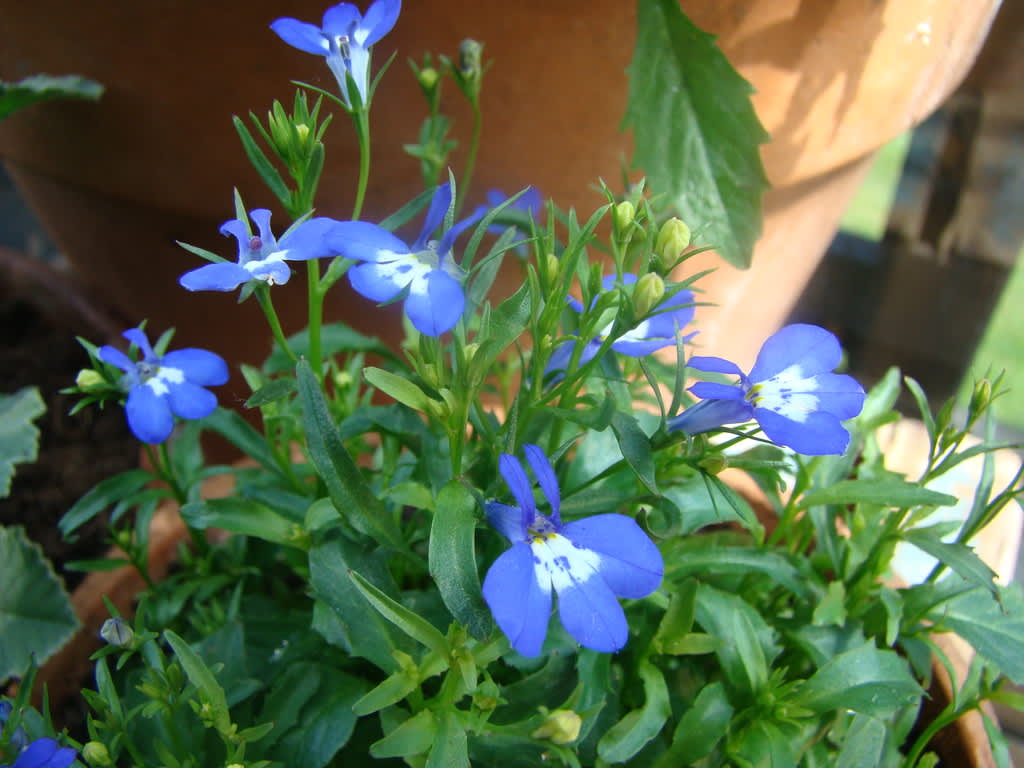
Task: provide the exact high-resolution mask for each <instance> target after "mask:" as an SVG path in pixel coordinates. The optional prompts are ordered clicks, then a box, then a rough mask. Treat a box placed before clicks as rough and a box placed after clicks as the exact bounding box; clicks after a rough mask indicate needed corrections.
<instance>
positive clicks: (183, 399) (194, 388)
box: [99, 328, 228, 444]
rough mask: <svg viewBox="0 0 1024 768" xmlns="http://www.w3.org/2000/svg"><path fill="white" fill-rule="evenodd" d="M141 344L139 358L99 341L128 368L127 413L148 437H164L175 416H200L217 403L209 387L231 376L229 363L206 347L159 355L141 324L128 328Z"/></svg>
mask: <svg viewBox="0 0 1024 768" xmlns="http://www.w3.org/2000/svg"><path fill="white" fill-rule="evenodd" d="M121 335H122V336H124V337H125V338H126V339H128V341H130V342H131V343H132V344H134V345H135V346H136V347H138V349H139V351H140V352H141V353H142V359H141V360H138V361H135V360H132V359H131V358H130V357H128V355H126V354H124V352H121V351H120V350H119V349H115V348H114V347H111V346H103V347H100V350H99V356H100V359H101V360H103V361H104V362H107V363H110V364H111V365H114V366H117V367H118V368H120V369H121V370H122V371H124V372H125V375H124V377H123V378H122V380H121V386H122V387H123V388H124V389H125V390H127V392H128V399H127V402H126V403H125V414H126V416H127V417H128V426H129V428H130V429H131V431H132V434H134V435H135V436H136V437H137V438H138V439H139V440H141V441H142V442H144V443H151V444H153V443H162V442H163V441H164V440H166V439H167V438H168V437H170V435H171V431H172V430H173V429H174V417H175V416H178V417H180V418H182V419H201V418H203V417H204V416H209V415H210V414H211V413H213V411H214V410H215V409H216V408H217V397H216V395H214V394H213V393H212V392H210V391H208V390H206V389H204V387H213V386H217V385H220V384H224V383H225V382H226V381H227V380H228V366H227V363H225V362H224V360H223V359H222V358H221V357H220V356H219V355H215V354H214V353H213V352H208V351H207V350H205V349H195V348H188V349H179V350H175V351H174V352H168V353H167V354H165V355H163V356H162V357H159V356H157V354H156V353H155V352H154V351H153V348H152V347H151V346H150V345H149V339H147V338H146V334H145V333H143V332H142V330H141V329H140V328H131V329H129V330H127V331H125V332H124V333H123V334H121Z"/></svg>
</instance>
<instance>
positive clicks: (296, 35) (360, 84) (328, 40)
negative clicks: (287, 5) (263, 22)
mask: <svg viewBox="0 0 1024 768" xmlns="http://www.w3.org/2000/svg"><path fill="white" fill-rule="evenodd" d="M401 10H402V2H401V0H377V2H375V3H371V4H370V7H369V8H368V9H367V11H366V15H365V16H363V15H362V14H360V13H359V9H358V8H357V7H356V6H354V5H352V4H351V3H338V4H337V5H335V6H333V7H331V8H328V9H327V11H326V12H325V13H324V19H323V24H322V25H321V26H319V27H318V26H316V25H315V24H307V23H306V22H304V21H299V20H298V19H292V18H281V19H278V20H277V21H275V22H273V23H272V24H271V25H270V28H271V29H272V30H274V32H276V33H277V36H278V37H280V38H281V39H282V40H284V41H285V42H286V43H288V45H290V46H292V47H294V48H298V49H299V50H300V51H305V52H306V53H315V54H319V55H320V56H324V57H326V59H327V66H328V67H330V69H331V72H332V73H334V77H335V79H337V81H338V88H339V89H340V90H341V98H342V99H343V100H344V102H345V106H346V107H348V108H349V109H350V110H351V109H352V108H353V106H352V100H351V98H350V97H349V91H348V76H350V75H351V77H352V81H353V82H354V83H355V84H356V89H357V90H358V91H359V98H360V101H361V102H362V105H363V106H366V104H367V101H368V98H369V90H370V46H371V45H373V44H374V43H376V42H377V41H378V40H380V39H381V38H382V37H384V35H386V34H387V33H388V32H390V31H391V28H392V27H394V26H395V22H396V21H397V20H398V14H399V13H400V12H401Z"/></svg>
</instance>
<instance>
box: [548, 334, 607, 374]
mask: <svg viewBox="0 0 1024 768" xmlns="http://www.w3.org/2000/svg"><path fill="white" fill-rule="evenodd" d="M577 343H578V342H575V341H563V342H562V343H561V344H559V345H558V346H557V347H555V350H554V352H552V353H551V357H550V358H548V366H547V368H545V369H544V376H545V378H546V377H547V376H548V375H550V374H552V373H555V372H556V371H565V370H566V369H567V368H568V367H569V361H570V360H572V352H573V350H574V349H575V348H576V344H577ZM613 346H614V345H613ZM599 349H601V342H599V341H598V340H597V339H593V340H591V341H589V342H587V344H586V345H585V346H584V347H583V350H582V351H581V352H580V359H579V362H578V364H577V368H580V367H582V366H584V365H586V364H587V363H588V362H590V361H591V360H593V359H594V355H596V354H597V352H598V350H599ZM561 378H562V377H561V376H559V377H558V378H557V379H552V381H558V380H561Z"/></svg>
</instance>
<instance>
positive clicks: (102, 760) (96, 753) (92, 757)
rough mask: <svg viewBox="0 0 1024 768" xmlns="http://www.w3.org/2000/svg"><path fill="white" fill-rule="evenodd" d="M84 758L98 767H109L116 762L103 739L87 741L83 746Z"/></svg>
mask: <svg viewBox="0 0 1024 768" xmlns="http://www.w3.org/2000/svg"><path fill="white" fill-rule="evenodd" d="M82 759H83V760H85V762H87V763H88V764H89V765H94V766H96V768H107V766H111V765H113V764H114V761H113V760H111V759H110V752H108V751H107V745H106V744H104V743H103V742H101V741H87V742H86V743H85V746H84V747H82Z"/></svg>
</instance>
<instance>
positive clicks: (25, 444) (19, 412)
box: [0, 387, 46, 499]
mask: <svg viewBox="0 0 1024 768" xmlns="http://www.w3.org/2000/svg"><path fill="white" fill-rule="evenodd" d="M45 412H46V403H44V402H43V398H42V396H41V395H40V394H39V390H38V389H36V388H35V387H25V388H24V389H19V390H18V391H17V392H15V393H14V394H13V395H0V499H2V498H5V497H6V496H7V494H9V493H10V492H11V478H12V477H13V476H14V465H15V464H23V463H25V462H32V461H35V460H36V456H37V455H38V453H39V428H38V427H36V425H35V424H33V423H32V422H33V421H35V420H36V419H37V418H39V416H41V415H42V414H43V413H45Z"/></svg>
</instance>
